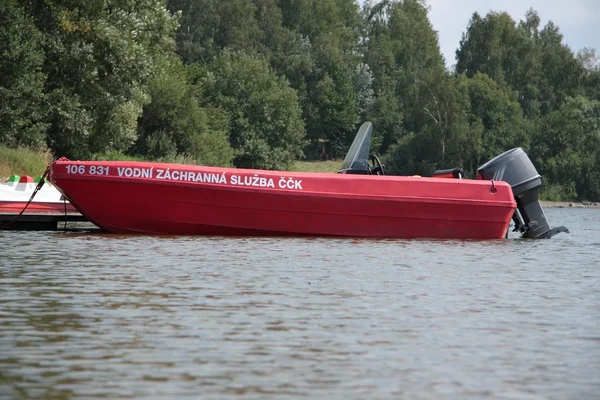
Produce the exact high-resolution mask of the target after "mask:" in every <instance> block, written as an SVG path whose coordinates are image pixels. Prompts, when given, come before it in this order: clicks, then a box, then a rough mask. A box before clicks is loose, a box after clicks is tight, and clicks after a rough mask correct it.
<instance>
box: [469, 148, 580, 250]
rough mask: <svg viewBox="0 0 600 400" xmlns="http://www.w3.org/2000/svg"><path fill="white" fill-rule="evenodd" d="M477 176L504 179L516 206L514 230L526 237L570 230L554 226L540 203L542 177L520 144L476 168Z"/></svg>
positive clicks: (540, 237)
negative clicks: (547, 219)
mask: <svg viewBox="0 0 600 400" xmlns="http://www.w3.org/2000/svg"><path fill="white" fill-rule="evenodd" d="M477 179H486V180H494V181H505V182H507V183H508V184H509V185H510V186H511V187H512V191H513V195H514V196H515V200H516V202H517V209H516V210H515V213H514V215H513V221H514V223H515V229H514V231H517V230H518V231H520V232H521V234H522V235H523V237H525V238H533V239H547V238H551V237H552V236H554V235H556V234H558V233H560V232H567V233H569V230H568V229H567V228H565V227H564V226H559V227H556V228H554V229H551V228H550V226H549V225H548V222H547V221H546V216H545V215H544V210H543V209H542V205H541V204H540V202H539V190H540V186H542V177H541V176H540V174H538V172H537V170H536V169H535V167H534V166H533V163H532V162H531V160H530V159H529V157H527V154H526V153H525V152H524V151H523V149H521V148H520V147H517V148H515V149H512V150H508V151H507V152H504V153H502V154H500V155H499V156H497V157H495V158H493V159H492V160H490V161H488V162H487V163H485V164H483V165H482V166H481V167H479V168H478V169H477Z"/></svg>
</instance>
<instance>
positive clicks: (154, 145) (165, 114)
mask: <svg viewBox="0 0 600 400" xmlns="http://www.w3.org/2000/svg"><path fill="white" fill-rule="evenodd" d="M148 94H149V96H150V102H149V103H148V104H146V105H145V106H144V109H143V113H142V115H141V117H140V119H139V123H138V139H137V143H136V149H135V150H136V152H137V153H138V154H140V155H143V156H146V157H151V158H153V159H157V160H169V159H173V158H175V157H176V156H178V155H179V156H184V157H191V158H192V161H193V162H194V163H195V164H204V165H219V166H231V163H232V160H233V149H232V148H231V146H230V145H229V135H228V132H227V131H226V130H225V129H212V128H211V124H210V122H209V114H208V113H207V111H206V110H204V109H203V108H201V107H200V105H199V104H198V101H197V99H196V97H195V93H194V88H193V87H192V86H191V85H190V84H188V82H187V80H186V70H185V67H184V66H183V65H182V63H181V61H180V60H179V59H178V58H174V59H172V60H168V61H165V62H164V64H163V66H162V68H161V71H160V72H159V73H158V74H157V75H156V76H155V77H154V78H153V79H152V80H151V81H150V82H149V84H148ZM210 117H212V119H215V116H214V115H211V116H210Z"/></svg>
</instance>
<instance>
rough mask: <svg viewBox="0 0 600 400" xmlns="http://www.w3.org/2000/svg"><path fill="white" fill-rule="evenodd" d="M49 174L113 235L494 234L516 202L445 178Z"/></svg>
mask: <svg viewBox="0 0 600 400" xmlns="http://www.w3.org/2000/svg"><path fill="white" fill-rule="evenodd" d="M167 170H169V174H168V176H167V175H166V171H167ZM282 178H285V179H282ZM50 180H51V181H52V182H53V183H54V184H55V185H56V187H57V188H58V189H59V190H60V191H61V192H62V193H63V194H64V195H65V197H67V198H68V199H69V200H70V202H71V203H72V204H73V205H74V206H75V207H76V208H77V209H78V210H79V211H80V212H81V213H82V214H83V215H84V216H85V217H86V218H88V219H89V220H90V221H91V222H93V223H95V224H96V225H98V226H100V227H101V228H104V229H106V230H108V231H110V232H115V233H145V234H168V235H171V234H174V235H235V236H239V235H275V236H282V235H303V236H304V235H308V236H354V237H380V238H384V237H385V238H463V239H465V238H467V239H497V238H504V237H505V234H506V232H507V229H508V226H509V223H510V220H511V217H512V214H513V212H514V210H515V207H516V203H515V201H514V198H513V194H512V190H511V188H510V186H509V185H508V184H506V183H504V182H495V183H492V182H490V181H475V180H459V179H444V178H420V177H395V176H366V175H345V174H308V173H290V172H280V171H259V170H240V169H229V168H211V167H196V166H184V165H169V164H156V163H132V162H72V161H58V162H55V163H53V164H52V166H51V170H50ZM207 181H208V182H207ZM492 185H494V189H495V192H494V190H491V189H492ZM282 186H283V187H282ZM492 192H494V193H492Z"/></svg>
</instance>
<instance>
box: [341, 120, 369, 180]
mask: <svg viewBox="0 0 600 400" xmlns="http://www.w3.org/2000/svg"><path fill="white" fill-rule="evenodd" d="M372 133H373V124H371V123H370V122H365V123H364V124H362V126H361V127H360V129H359V130H358V133H357V134H356V137H355V138H354V141H353V142H352V146H350V150H348V154H346V158H344V162H343V163H342V167H341V168H340V171H339V172H342V173H343V172H346V171H365V172H366V171H368V170H369V154H370V152H371V135H372Z"/></svg>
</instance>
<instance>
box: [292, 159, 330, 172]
mask: <svg viewBox="0 0 600 400" xmlns="http://www.w3.org/2000/svg"><path fill="white" fill-rule="evenodd" d="M341 165H342V160H339V161H295V162H294V164H293V165H292V171H296V172H332V173H335V172H338V171H339V169H340V166H341Z"/></svg>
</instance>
